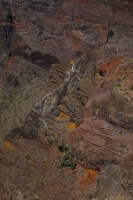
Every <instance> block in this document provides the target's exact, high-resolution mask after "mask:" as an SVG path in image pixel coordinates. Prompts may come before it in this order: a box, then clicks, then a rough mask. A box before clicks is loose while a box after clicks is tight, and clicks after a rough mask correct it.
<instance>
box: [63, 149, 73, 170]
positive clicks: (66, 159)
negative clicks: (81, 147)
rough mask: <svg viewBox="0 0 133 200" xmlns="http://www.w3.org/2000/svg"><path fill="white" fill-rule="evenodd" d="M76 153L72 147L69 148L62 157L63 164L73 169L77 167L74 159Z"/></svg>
mask: <svg viewBox="0 0 133 200" xmlns="http://www.w3.org/2000/svg"><path fill="white" fill-rule="evenodd" d="M73 157H74V154H73V151H72V150H71V149H69V150H67V151H66V153H65V155H64V156H63V158H62V159H61V166H63V167H70V168H71V169H72V170H74V169H75V168H76V165H77V164H76V162H75V161H74V159H73Z"/></svg>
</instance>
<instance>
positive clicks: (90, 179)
mask: <svg viewBox="0 0 133 200" xmlns="http://www.w3.org/2000/svg"><path fill="white" fill-rule="evenodd" d="M98 175H99V172H98V171H96V170H92V169H86V175H85V177H84V179H82V180H81V186H82V187H86V186H87V185H88V184H89V183H91V184H92V183H93V184H95V183H96V181H97V178H98Z"/></svg>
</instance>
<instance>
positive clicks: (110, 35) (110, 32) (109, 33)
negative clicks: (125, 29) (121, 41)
mask: <svg viewBox="0 0 133 200" xmlns="http://www.w3.org/2000/svg"><path fill="white" fill-rule="evenodd" d="M113 35H114V31H112V30H109V31H108V35H107V39H106V41H107V42H108V41H109V38H110V37H112V36H113Z"/></svg>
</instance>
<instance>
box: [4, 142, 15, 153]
mask: <svg viewBox="0 0 133 200" xmlns="http://www.w3.org/2000/svg"><path fill="white" fill-rule="evenodd" d="M4 145H5V148H6V150H7V151H13V150H14V148H15V146H14V144H12V143H11V142H9V141H4Z"/></svg>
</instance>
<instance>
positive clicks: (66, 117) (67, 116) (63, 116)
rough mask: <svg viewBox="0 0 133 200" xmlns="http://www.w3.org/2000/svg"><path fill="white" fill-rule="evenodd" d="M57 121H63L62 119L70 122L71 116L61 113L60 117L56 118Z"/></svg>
mask: <svg viewBox="0 0 133 200" xmlns="http://www.w3.org/2000/svg"><path fill="white" fill-rule="evenodd" d="M56 119H57V120H62V119H69V120H70V116H69V115H67V114H66V113H64V112H60V115H59V116H58V117H57V118H56Z"/></svg>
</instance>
